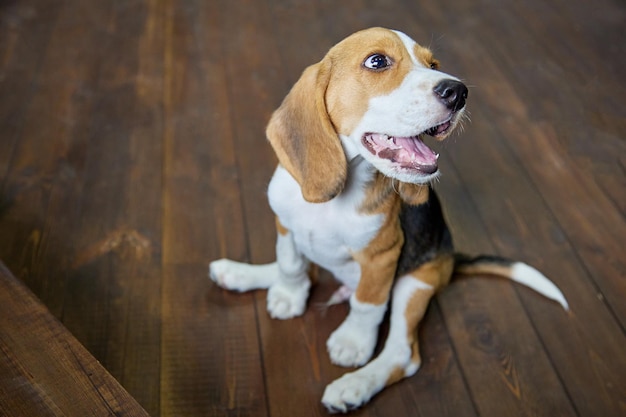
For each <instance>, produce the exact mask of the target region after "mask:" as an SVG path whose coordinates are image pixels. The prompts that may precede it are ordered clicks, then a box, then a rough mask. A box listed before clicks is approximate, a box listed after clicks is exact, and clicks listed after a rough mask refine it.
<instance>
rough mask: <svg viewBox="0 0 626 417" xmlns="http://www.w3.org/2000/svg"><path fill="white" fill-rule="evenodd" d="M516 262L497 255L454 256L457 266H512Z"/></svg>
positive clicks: (459, 254)
mask: <svg viewBox="0 0 626 417" xmlns="http://www.w3.org/2000/svg"><path fill="white" fill-rule="evenodd" d="M513 263H514V261H512V260H510V259H508V258H504V257H502V256H496V255H479V256H468V255H465V254H462V253H455V254H454V264H455V265H456V266H463V265H473V264H491V265H499V266H511V265H512V264H513Z"/></svg>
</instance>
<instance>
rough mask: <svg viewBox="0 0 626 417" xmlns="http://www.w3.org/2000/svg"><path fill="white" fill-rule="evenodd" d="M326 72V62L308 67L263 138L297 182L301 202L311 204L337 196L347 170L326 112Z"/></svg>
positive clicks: (277, 112) (329, 65) (327, 73)
mask: <svg viewBox="0 0 626 417" xmlns="http://www.w3.org/2000/svg"><path fill="white" fill-rule="evenodd" d="M330 72H331V64H330V60H323V61H321V62H319V63H317V64H315V65H312V66H310V67H308V68H307V69H306V70H305V71H304V72H303V74H302V76H301V77H300V79H299V80H298V82H297V83H296V84H295V85H294V86H293V88H292V89H291V91H290V92H289V94H288V95H287V97H285V99H284V100H283V103H282V104H281V105H280V107H279V108H278V109H277V110H276V111H275V112H274V114H273V115H272V117H271V119H270V122H269V124H268V126H267V137H268V139H269V141H270V143H271V144H272V147H273V148H274V151H275V152H276V155H277V156H278V160H279V161H280V164H281V165H282V166H283V167H285V169H287V171H289V173H290V174H291V175H292V176H293V177H294V178H295V179H296V181H298V183H299V184H300V188H301V189H302V196H303V197H304V199H305V200H307V201H309V202H312V203H321V202H325V201H328V200H331V199H332V198H334V197H335V196H336V195H337V194H339V193H340V192H341V191H342V189H343V187H344V184H345V182H346V176H347V169H348V167H347V162H346V157H345V155H344V152H343V148H342V146H341V140H340V139H339V136H338V134H337V132H336V131H335V128H334V127H333V124H332V122H331V121H330V117H329V115H328V111H327V109H326V100H325V93H326V88H327V87H328V82H329V80H330Z"/></svg>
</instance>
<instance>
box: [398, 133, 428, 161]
mask: <svg viewBox="0 0 626 417" xmlns="http://www.w3.org/2000/svg"><path fill="white" fill-rule="evenodd" d="M395 139H396V140H395V142H396V145H398V146H402V149H401V150H399V151H398V153H397V155H396V158H397V159H398V160H399V161H401V162H406V163H411V162H417V163H418V164H420V165H436V164H437V155H436V154H435V153H434V152H433V151H432V150H431V149H430V148H429V147H428V146H426V145H425V144H424V142H422V141H421V140H420V139H418V138H395Z"/></svg>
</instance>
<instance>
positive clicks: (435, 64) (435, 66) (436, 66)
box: [430, 59, 439, 70]
mask: <svg viewBox="0 0 626 417" xmlns="http://www.w3.org/2000/svg"><path fill="white" fill-rule="evenodd" d="M430 69H433V70H436V69H439V61H437V60H436V59H433V60H432V61H430Z"/></svg>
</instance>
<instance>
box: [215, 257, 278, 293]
mask: <svg viewBox="0 0 626 417" xmlns="http://www.w3.org/2000/svg"><path fill="white" fill-rule="evenodd" d="M209 277H211V279H212V280H213V281H214V282H215V283H216V284H217V285H219V286H220V287H222V288H226V289H228V290H232V291H240V292H243V291H250V290H254V289H258V288H267V287H269V286H270V285H271V284H272V283H273V282H275V281H276V279H277V278H278V266H277V265H276V263H272V264H265V265H250V264H246V263H242V262H235V261H231V260H229V259H220V260H217V261H213V262H211V264H210V265H209Z"/></svg>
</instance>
